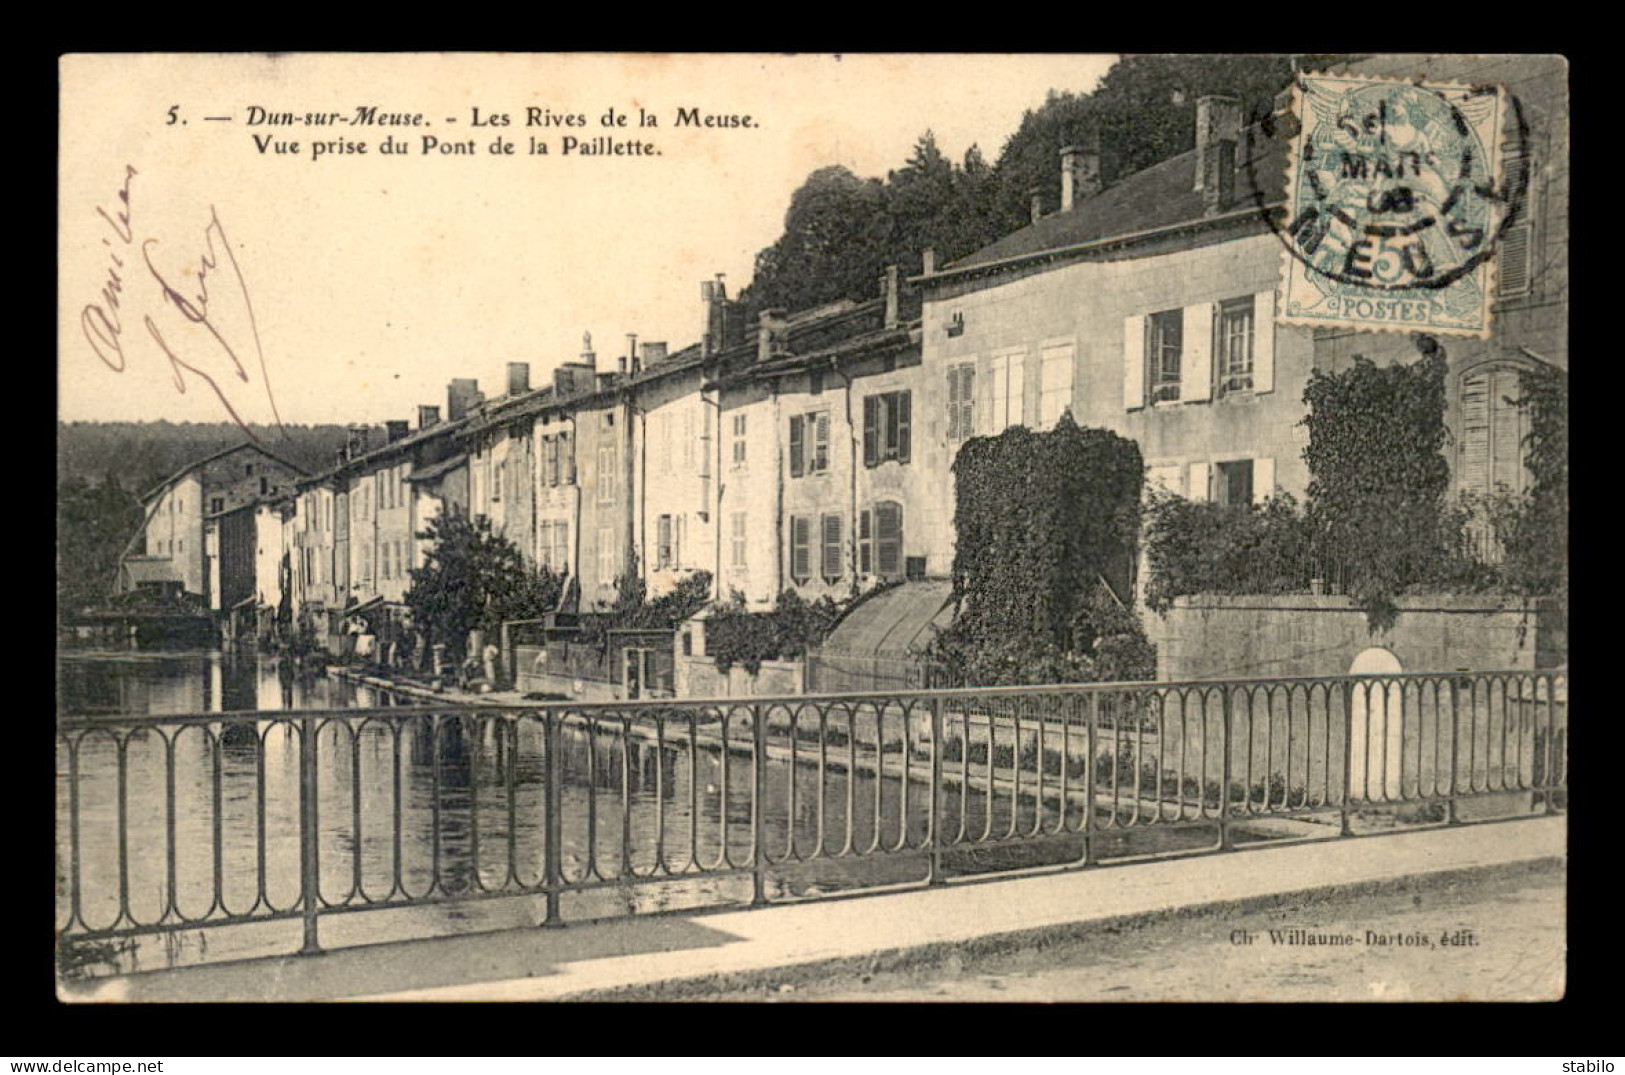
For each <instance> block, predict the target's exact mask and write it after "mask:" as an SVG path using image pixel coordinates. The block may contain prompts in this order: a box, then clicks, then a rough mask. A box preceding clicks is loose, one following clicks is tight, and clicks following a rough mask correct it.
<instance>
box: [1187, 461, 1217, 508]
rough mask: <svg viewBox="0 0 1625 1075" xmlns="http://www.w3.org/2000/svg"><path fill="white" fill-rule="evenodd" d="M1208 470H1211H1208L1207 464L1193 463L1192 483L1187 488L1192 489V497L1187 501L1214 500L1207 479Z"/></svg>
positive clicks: (1191, 470) (1191, 471)
mask: <svg viewBox="0 0 1625 1075" xmlns="http://www.w3.org/2000/svg"><path fill="white" fill-rule="evenodd" d="M1208 469H1209V468H1208V465H1207V464H1206V463H1192V464H1191V468H1190V481H1189V482H1188V483H1187V487H1188V488H1189V489H1190V495H1189V496H1188V497H1187V499H1189V500H1211V499H1212V496H1211V495H1210V494H1209V492H1208V478H1207V476H1208Z"/></svg>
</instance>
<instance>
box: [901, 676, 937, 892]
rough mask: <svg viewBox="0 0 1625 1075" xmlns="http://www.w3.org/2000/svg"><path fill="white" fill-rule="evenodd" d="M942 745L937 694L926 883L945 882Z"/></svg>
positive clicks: (933, 712) (933, 701)
mask: <svg viewBox="0 0 1625 1075" xmlns="http://www.w3.org/2000/svg"><path fill="white" fill-rule="evenodd" d="M942 746H943V740H942V696H941V695H940V694H939V695H937V696H936V697H935V698H933V699H931V805H930V807H929V809H930V815H929V817H928V819H927V824H928V825H929V826H930V833H929V835H928V836H927V837H926V838H927V840H929V841H930V848H931V854H930V858H929V866H928V871H927V873H926V875H925V883H926V884H928V885H941V884H945V883H946V882H945V881H944V880H943V878H942ZM903 825H904V831H905V832H906V831H907V825H908V819H907V818H904V819H903Z"/></svg>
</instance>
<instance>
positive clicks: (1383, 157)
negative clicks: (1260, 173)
mask: <svg viewBox="0 0 1625 1075" xmlns="http://www.w3.org/2000/svg"><path fill="white" fill-rule="evenodd" d="M1508 100H1510V103H1511V109H1512V115H1513V117H1514V118H1515V120H1516V122H1515V124H1514V126H1515V128H1516V142H1515V144H1514V145H1513V146H1512V147H1511V152H1510V153H1508V154H1507V157H1508V158H1509V159H1511V160H1514V161H1516V162H1518V163H1519V166H1518V167H1515V168H1514V169H1513V174H1511V175H1509V176H1506V177H1501V176H1498V175H1496V174H1495V170H1496V167H1497V160H1498V158H1497V155H1496V152H1495V151H1496V149H1497V148H1498V147H1497V145H1496V143H1497V142H1498V140H1499V139H1500V138H1501V126H1502V113H1501V102H1502V94H1501V91H1500V90H1499V89H1496V88H1494V87H1433V86H1428V85H1424V84H1422V83H1420V82H1392V81H1384V80H1372V79H1360V78H1341V77H1331V76H1314V75H1300V76H1299V78H1298V82H1297V86H1296V93H1295V94H1294V105H1295V109H1294V111H1295V112H1296V113H1297V119H1298V121H1299V128H1298V133H1297V137H1296V138H1295V139H1294V141H1293V144H1292V148H1291V151H1290V158H1289V161H1288V169H1287V172H1288V174H1287V190H1286V205H1285V213H1283V214H1277V213H1275V212H1272V211H1270V210H1269V209H1268V208H1267V207H1266V203H1267V200H1268V199H1267V198H1266V197H1265V196H1264V194H1263V191H1262V189H1261V188H1260V186H1259V184H1258V181H1257V180H1258V177H1257V176H1256V175H1253V176H1252V177H1251V178H1252V180H1253V188H1254V195H1255V198H1256V199H1257V200H1258V203H1259V208H1260V211H1261V213H1262V215H1263V216H1264V218H1265V220H1266V221H1267V222H1268V223H1269V226H1270V228H1271V229H1272V230H1273V231H1274V232H1275V234H1276V235H1277V236H1278V237H1279V238H1280V239H1281V241H1282V243H1283V244H1284V245H1285V246H1286V249H1287V251H1288V253H1289V254H1290V255H1291V256H1292V257H1293V258H1295V259H1296V260H1297V261H1299V262H1301V263H1302V264H1303V266H1304V267H1305V269H1306V270H1307V271H1308V273H1309V274H1310V275H1311V276H1318V277H1320V278H1322V279H1323V280H1324V281H1326V282H1330V283H1332V284H1334V285H1340V287H1339V290H1341V288H1345V287H1346V288H1350V289H1360V290H1364V291H1370V292H1386V293H1390V294H1394V293H1398V294H1400V295H1403V294H1405V293H1409V294H1410V295H1413V296H1422V295H1425V294H1427V293H1429V292H1436V291H1437V290H1438V289H1442V288H1449V287H1450V286H1451V285H1452V284H1455V283H1456V282H1458V281H1460V280H1462V279H1463V278H1465V277H1468V276H1471V275H1472V274H1473V273H1474V272H1475V270H1477V269H1478V268H1479V266H1481V265H1483V264H1484V263H1485V261H1486V260H1487V259H1488V258H1489V257H1490V256H1491V254H1492V253H1493V251H1494V249H1495V244H1496V240H1497V238H1498V237H1499V236H1500V235H1501V234H1502V233H1503V232H1504V231H1505V229H1506V228H1507V227H1508V226H1510V225H1511V224H1513V223H1514V222H1516V220H1517V219H1518V216H1519V212H1520V210H1521V207H1522V204H1523V197H1524V192H1525V189H1526V187H1527V184H1528V172H1527V169H1525V168H1523V167H1522V166H1521V164H1522V156H1523V155H1522V151H1521V144H1522V142H1523V141H1524V125H1523V117H1522V113H1521V110H1520V109H1519V107H1518V103H1517V101H1516V99H1515V98H1511V97H1510V96H1509V97H1508ZM1267 133H1268V132H1267Z"/></svg>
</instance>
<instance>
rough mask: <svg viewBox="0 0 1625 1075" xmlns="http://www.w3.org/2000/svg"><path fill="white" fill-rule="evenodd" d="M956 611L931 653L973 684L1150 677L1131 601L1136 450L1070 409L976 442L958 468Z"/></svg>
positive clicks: (963, 452)
mask: <svg viewBox="0 0 1625 1075" xmlns="http://www.w3.org/2000/svg"><path fill="white" fill-rule="evenodd" d="M954 475H955V478H956V498H955V506H954V524H955V529H956V531H957V533H958V545H957V549H956V553H955V557H954V598H955V600H956V601H957V603H958V616H957V618H956V619H955V621H954V623H953V625H952V626H951V627H950V628H949V629H948V630H947V631H946V632H944V634H943V635H941V636H940V637H939V638H938V640H937V643H936V645H935V648H934V652H933V654H932V656H933V657H934V658H935V659H937V660H939V661H941V662H942V663H943V664H945V665H946V666H947V667H948V668H949V669H950V670H951V671H952V673H953V674H954V675H955V676H956V677H957V678H959V679H961V680H962V681H964V682H967V683H971V684H979V685H980V684H1016V683H1063V682H1078V681H1089V680H1103V679H1125V678H1130V679H1131V678H1148V677H1149V675H1150V674H1151V671H1152V658H1151V656H1150V653H1149V651H1148V647H1147V646H1146V644H1145V639H1144V635H1143V633H1142V632H1141V631H1140V627H1139V623H1138V620H1137V619H1136V618H1135V616H1134V614H1133V613H1132V611H1130V609H1129V608H1128V607H1126V604H1125V602H1127V601H1128V600H1131V593H1132V591H1131V579H1132V565H1133V557H1134V549H1135V546H1136V543H1137V541H1138V535H1139V528H1140V491H1141V488H1142V484H1143V481H1144V463H1143V460H1142V459H1141V456H1140V449H1139V447H1138V446H1137V445H1136V444H1135V443H1134V442H1133V441H1131V440H1127V439H1125V438H1123V437H1120V436H1118V435H1117V434H1115V433H1112V432H1110V431H1108V430H1104V429H1080V428H1079V427H1078V425H1077V423H1076V422H1074V421H1073V420H1072V416H1071V413H1070V412H1068V413H1065V414H1063V415H1062V416H1061V419H1060V421H1059V422H1058V423H1057V424H1056V427H1055V429H1053V430H1051V431H1050V432H1048V433H1034V432H1032V431H1030V430H1028V429H1027V428H1025V427H1022V426H1017V427H1014V428H1012V429H1009V430H1006V431H1005V432H1004V433H1003V434H1002V435H1000V436H998V437H978V438H973V439H972V440H970V441H967V442H966V443H965V445H964V446H963V447H962V448H961V449H960V451H959V455H958V457H957V458H956V459H955V461H954Z"/></svg>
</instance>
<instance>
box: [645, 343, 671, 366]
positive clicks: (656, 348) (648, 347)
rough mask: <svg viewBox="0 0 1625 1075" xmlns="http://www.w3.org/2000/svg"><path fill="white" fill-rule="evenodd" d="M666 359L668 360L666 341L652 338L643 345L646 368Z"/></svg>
mask: <svg viewBox="0 0 1625 1075" xmlns="http://www.w3.org/2000/svg"><path fill="white" fill-rule="evenodd" d="M664 361H666V344H665V341H655V340H650V341H649V342H648V343H646V344H644V345H643V368H644V369H648V368H649V367H650V366H653V365H655V364H656V363H659V362H664Z"/></svg>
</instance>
